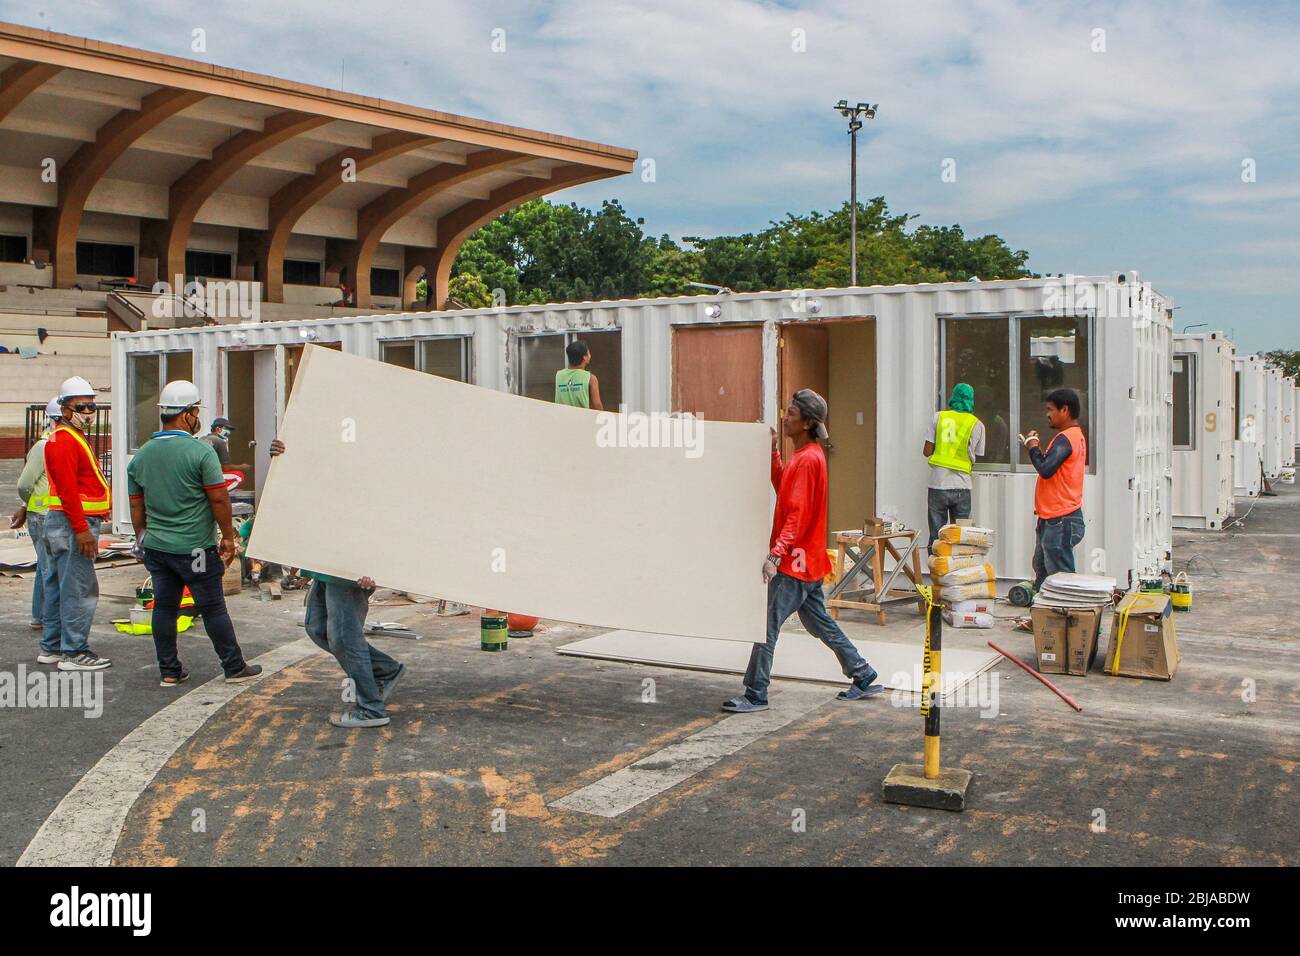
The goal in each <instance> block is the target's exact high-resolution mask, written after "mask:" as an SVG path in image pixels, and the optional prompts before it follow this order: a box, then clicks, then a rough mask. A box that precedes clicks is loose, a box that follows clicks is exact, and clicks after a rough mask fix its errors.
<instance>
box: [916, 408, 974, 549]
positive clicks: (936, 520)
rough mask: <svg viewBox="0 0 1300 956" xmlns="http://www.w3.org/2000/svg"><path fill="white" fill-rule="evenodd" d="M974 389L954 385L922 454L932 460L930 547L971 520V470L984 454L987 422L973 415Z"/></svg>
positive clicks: (928, 490) (929, 493) (929, 492)
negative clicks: (945, 531) (943, 532)
mask: <svg viewBox="0 0 1300 956" xmlns="http://www.w3.org/2000/svg"><path fill="white" fill-rule="evenodd" d="M974 410H975V389H973V388H971V387H970V386H969V385H967V384H966V383H965V382H958V383H957V384H956V385H954V386H953V389H952V396H951V397H950V398H949V399H948V407H947V408H946V409H944V410H943V411H941V412H939V414H937V415H935V416H934V423H933V424H932V425H931V428H930V437H929V438H927V439H926V442H925V445H924V447H923V449H922V454H924V455H925V457H926V458H928V459H929V461H930V484H929V487H928V489H927V492H928V494H927V497H928V505H929V507H928V511H929V518H930V544H931V546H933V545H934V542H935V541H936V540H938V538H939V529H940V528H942V527H943V526H944V525H946V524H953V523H954V522H956V521H957V519H958V518H969V517H970V499H971V477H970V475H971V467H972V466H973V465H974V463H975V460H976V459H977V458H978V457H979V456H980V455H982V454H984V423H983V422H982V421H980V420H979V419H978V418H976V417H975V415H974V414H972V413H973V412H974Z"/></svg>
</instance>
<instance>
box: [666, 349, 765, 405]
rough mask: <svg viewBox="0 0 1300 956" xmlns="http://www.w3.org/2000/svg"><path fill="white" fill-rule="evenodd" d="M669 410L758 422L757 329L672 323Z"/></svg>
mask: <svg viewBox="0 0 1300 956" xmlns="http://www.w3.org/2000/svg"><path fill="white" fill-rule="evenodd" d="M673 411H675V412H690V413H691V414H694V415H699V416H702V417H703V418H705V419H708V420H712V421H726V422H757V421H762V419H763V329H762V327H761V326H758V325H735V326H714V325H711V326H677V327H675V328H674V329H673Z"/></svg>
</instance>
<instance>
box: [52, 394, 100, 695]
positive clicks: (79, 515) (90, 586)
mask: <svg viewBox="0 0 1300 956" xmlns="http://www.w3.org/2000/svg"><path fill="white" fill-rule="evenodd" d="M59 405H60V407H61V408H62V410H63V420H62V422H61V423H60V424H59V427H58V428H56V429H55V430H54V432H53V434H51V435H50V438H49V441H47V442H46V443H45V474H46V476H47V477H48V479H49V482H50V497H49V508H50V511H49V515H48V517H47V518H46V519H45V546H46V549H47V551H48V554H49V560H50V563H51V564H52V565H53V566H54V569H55V572H56V573H55V575H54V578H55V579H56V580H57V584H58V587H57V588H55V590H54V594H53V595H52V596H50V597H47V598H46V599H45V600H46V603H45V607H46V609H47V611H46V628H47V629H50V628H52V629H53V630H54V631H55V633H54V634H49V633H47V634H46V635H45V638H46V640H47V641H48V642H49V643H48V644H47V645H46V646H48V647H54V646H56V645H55V644H54V641H55V638H56V636H57V639H58V642H59V643H58V645H57V646H58V647H59V659H58V661H57V663H58V667H59V670H61V671H99V670H103V669H104V668H106V667H109V666H110V665H111V664H112V663H113V662H112V661H110V660H109V659H108V658H106V657H100V656H99V655H98V654H96V653H95V652H94V651H92V650H91V649H90V625H91V623H92V622H93V621H94V619H95V606H96V605H97V604H98V603H99V582H98V581H97V580H96V579H95V557H96V556H97V555H98V554H99V527H100V524H101V522H103V520H104V519H105V518H107V517H108V514H109V508H110V506H111V505H112V495H111V493H110V491H109V485H108V481H107V479H105V478H104V474H103V472H101V471H100V470H99V462H98V461H97V460H96V459H95V453H94V452H93V451H92V450H91V448H90V445H89V443H88V442H87V441H86V431H87V430H88V429H89V428H90V427H91V426H92V425H94V423H95V411H96V409H97V407H98V406H97V405H96V404H95V389H94V388H93V387H91V385H90V383H89V382H87V381H86V380H85V379H84V378H81V377H79V376H74V377H72V378H70V379H68V380H66V381H65V382H64V383H63V384H62V385H61V386H60V387H59ZM43 656H44V655H43ZM51 658H53V655H51ZM39 659H40V658H38V660H39ZM54 662H55V661H53V660H52V659H51V660H50V663H54Z"/></svg>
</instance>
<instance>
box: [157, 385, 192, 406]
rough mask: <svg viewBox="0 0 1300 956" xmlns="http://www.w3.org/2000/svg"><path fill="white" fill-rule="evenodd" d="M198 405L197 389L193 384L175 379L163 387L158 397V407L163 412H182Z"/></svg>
mask: <svg viewBox="0 0 1300 956" xmlns="http://www.w3.org/2000/svg"><path fill="white" fill-rule="evenodd" d="M198 404H199V387H198V386H197V385H195V384H194V383H193V382H187V381H185V380H184V379H177V380H176V381H174V382H168V383H167V384H166V385H164V386H163V390H162V394H161V395H160V396H158V407H159V408H161V409H163V410H164V411H174V412H183V411H185V409H187V408H193V407H194V406H195V405H198Z"/></svg>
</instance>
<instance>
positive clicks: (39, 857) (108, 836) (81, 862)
mask: <svg viewBox="0 0 1300 956" xmlns="http://www.w3.org/2000/svg"><path fill="white" fill-rule="evenodd" d="M320 652H321V651H320V648H318V647H317V646H316V645H315V644H313V643H312V642H311V640H310V639H309V638H305V637H304V638H302V639H300V640H297V641H294V642H293V643H291V644H284V645H282V646H280V647H277V648H276V649H275V650H273V651H268V652H267V653H265V654H263V655H262V656H261V657H259V658H257V659H256V660H255V661H253V662H252V663H254V664H260V665H262V676H261V677H260V678H258V679H257V680H251V681H245V682H244V683H240V684H227V683H226V681H225V678H223V677H215V678H213V679H212V680H210V681H208V682H207V683H206V684H204V685H203V686H202V687H196V688H195V689H194V690H192V691H190V692H189V693H188V694H186V695H185V696H184V697H181V698H179V699H177V700H174V701H172V702H171V703H170V704H168V705H167V706H166V707H164V708H163V709H162V710H160V711H158V712H157V713H156V714H154V715H153V716H152V717H149V718H148V719H147V720H145V721H144V722H143V723H141V724H140V725H139V726H138V727H136V728H135V729H134V730H132V731H131V732H130V733H129V734H127V735H126V736H125V737H123V738H122V739H121V740H120V741H118V743H117V744H116V745H115V746H114V747H113V749H112V750H110V751H109V752H108V753H106V754H104V756H103V757H101V758H100V760H99V762H98V763H97V764H95V766H93V767H91V768H90V770H89V771H87V772H86V775H85V776H83V777H82V778H81V779H80V780H78V781H77V784H76V786H74V787H73V788H72V789H71V790H69V791H68V793H67V795H66V796H65V797H64V798H63V799H62V800H60V801H59V805H58V806H57V807H55V808H54V810H53V812H52V813H51V814H50V815H49V816H48V817H46V819H45V822H44V823H43V824H41V828H40V829H39V830H38V831H37V832H36V836H34V837H32V841H31V843H29V844H27V849H25V850H24V851H23V855H22V856H21V857H19V858H18V864H17V865H18V866H108V865H109V864H110V863H111V862H112V859H113V850H114V849H115V848H116V847H117V841H118V837H120V836H121V834H122V827H123V826H124V825H125V823H126V815H127V813H128V812H129V811H130V809H131V806H132V805H133V804H134V803H135V801H136V799H137V798H138V797H139V796H140V794H141V793H143V792H144V790H145V788H146V787H148V786H149V784H150V783H151V782H152V781H153V778H154V777H155V776H157V774H158V771H159V770H161V769H162V768H163V766H164V765H165V764H166V763H167V761H168V760H170V759H171V757H172V754H174V753H175V752H176V751H177V750H178V749H179V748H180V746H181V744H183V743H185V741H187V740H189V739H190V737H192V736H194V734H195V733H197V732H198V730H199V728H200V727H202V726H203V724H204V723H205V722H206V721H207V720H208V718H209V717H211V716H212V715H213V714H215V713H216V712H217V711H219V710H220V709H221V708H222V707H224V706H225V705H226V704H228V703H230V701H232V700H234V699H235V698H236V697H238V696H239V695H240V694H242V693H243V692H244V691H246V690H248V689H249V688H251V687H255V686H257V684H258V683H259V682H260V681H263V680H266V678H268V677H270V676H271V675H272V674H275V673H277V672H278V671H281V670H283V669H284V668H286V667H288V666H289V665H291V664H296V663H297V662H298V661H300V660H302V659H303V658H305V657H310V656H311V655H312V654H316V653H320ZM159 693H165V691H164V690H162V689H161V688H160V689H159Z"/></svg>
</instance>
